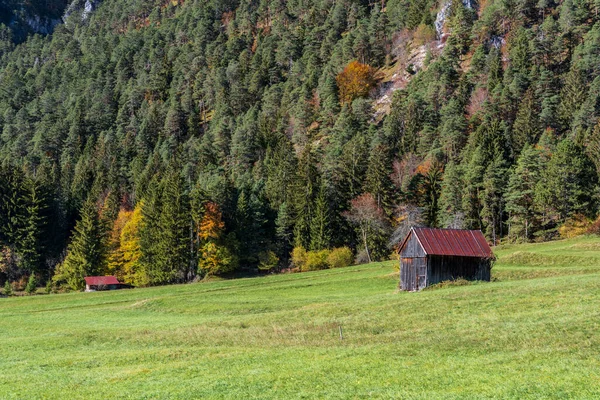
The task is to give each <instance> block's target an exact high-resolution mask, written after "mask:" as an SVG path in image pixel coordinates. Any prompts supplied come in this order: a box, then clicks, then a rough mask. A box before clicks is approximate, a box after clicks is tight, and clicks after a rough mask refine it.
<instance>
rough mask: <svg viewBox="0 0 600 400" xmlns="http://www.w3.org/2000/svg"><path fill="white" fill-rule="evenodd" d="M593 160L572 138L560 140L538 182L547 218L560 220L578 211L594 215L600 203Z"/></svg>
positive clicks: (540, 203)
mask: <svg viewBox="0 0 600 400" xmlns="http://www.w3.org/2000/svg"><path fill="white" fill-rule="evenodd" d="M597 183H598V176H597V175H596V171H595V167H594V165H593V163H592V162H591V161H590V160H589V159H588V158H587V156H586V155H585V153H584V151H583V149H582V148H580V147H579V146H577V145H576V144H575V143H573V142H572V141H571V140H568V139H565V140H563V141H562V142H560V143H559V144H558V146H557V148H556V151H555V152H554V154H552V157H551V158H550V161H549V162H548V165H547V167H546V168H545V169H544V171H543V173H542V179H540V181H539V182H538V184H537V186H536V204H537V205H538V207H539V209H540V210H541V211H542V212H543V213H544V214H545V219H546V222H548V223H558V222H563V221H565V220H566V219H567V218H569V217H572V216H574V215H576V214H581V215H584V216H587V217H593V216H594V215H595V213H596V211H597V207H598V196H597V192H596V185H597Z"/></svg>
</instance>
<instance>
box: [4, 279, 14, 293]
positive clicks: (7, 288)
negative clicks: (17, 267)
mask: <svg viewBox="0 0 600 400" xmlns="http://www.w3.org/2000/svg"><path fill="white" fill-rule="evenodd" d="M4 295H5V296H12V295H13V290H12V286H11V284H10V282H9V281H6V283H5V284H4Z"/></svg>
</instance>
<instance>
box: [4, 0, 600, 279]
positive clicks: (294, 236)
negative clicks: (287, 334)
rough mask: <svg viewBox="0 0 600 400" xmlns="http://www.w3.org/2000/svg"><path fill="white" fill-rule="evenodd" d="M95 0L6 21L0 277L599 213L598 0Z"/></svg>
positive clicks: (537, 225) (377, 242) (365, 244)
mask: <svg viewBox="0 0 600 400" xmlns="http://www.w3.org/2000/svg"><path fill="white" fill-rule="evenodd" d="M25 3H27V7H34V8H35V7H36V5H37V6H39V7H42V6H44V4H45V3H44V2H39V1H34V2H22V1H11V2H10V4H13V6H11V7H12V8H11V9H15V10H17V9H19V7H21V6H23V7H24V5H23V4H25ZM63 3H64V2H63ZM87 3H88V2H82V1H79V0H77V1H74V2H72V3H71V5H69V7H68V9H69V10H70V9H71V8H73V7H74V9H75V10H79V11H78V12H74V13H72V15H71V14H69V17H68V18H65V19H66V22H65V23H61V24H59V25H57V26H56V27H55V29H54V31H53V33H52V34H51V35H46V36H40V35H33V36H28V37H27V39H26V40H24V41H23V42H22V43H20V44H17V45H16V44H15V41H14V40H13V39H11V37H10V32H12V31H11V30H10V29H9V28H7V27H0V283H4V282H5V281H10V282H11V283H15V286H21V287H22V286H24V282H26V281H27V279H29V277H30V276H31V275H35V276H37V280H38V281H39V282H41V283H42V284H43V283H45V282H47V281H48V280H50V279H51V278H52V284H51V286H53V287H54V289H69V290H78V289H81V287H82V286H83V280H82V278H83V277H84V276H86V275H102V274H114V275H116V276H117V277H118V278H119V279H121V280H122V281H124V282H126V283H130V284H134V285H136V286H154V285H161V284H168V283H182V282H189V281H192V280H194V279H199V278H204V277H206V276H211V275H227V274H236V273H238V274H239V273H250V272H252V271H254V272H256V271H257V270H258V269H262V270H280V269H283V268H288V267H294V266H295V265H293V263H290V254H291V253H292V251H293V250H294V248H296V249H297V252H302V251H304V250H307V251H313V252H317V253H313V258H315V257H318V256H317V255H315V254H321V253H319V252H321V251H323V250H330V249H334V248H343V247H349V248H350V249H351V250H352V252H353V254H354V255H356V256H357V258H358V260H359V261H383V260H386V259H387V258H388V257H389V254H390V252H391V250H390V244H393V243H394V242H397V240H399V239H400V238H401V236H402V234H403V233H404V232H406V227H407V226H408V225H411V224H424V225H428V226H432V227H448V226H452V227H457V228H472V229H481V230H483V231H484V232H485V234H486V236H487V237H488V239H489V241H490V242H492V243H494V244H498V243H500V242H504V243H506V242H528V241H541V240H546V239H550V238H556V237H557V236H559V234H564V235H565V236H569V235H570V234H572V230H573V229H576V230H577V232H579V233H581V232H586V231H587V229H588V227H589V225H590V223H591V221H594V220H595V219H596V218H597V216H598V215H597V214H598V204H599V186H598V167H599V166H600V126H599V125H598V117H599V116H600V97H599V96H600V77H599V74H600V70H599V68H598V66H599V65H600V50H599V49H600V16H599V13H598V4H597V3H596V2H594V1H588V0H577V1H573V0H564V1H560V2H555V1H552V0H544V1H538V2H531V1H526V0H489V1H479V2H474V1H467V0H465V1H460V0H454V1H451V0H448V1H441V2H435V1H432V0H424V1H417V0H387V1H386V0H382V1H367V0H335V1H334V0H290V1H282V0H260V1H259V0H186V1H183V0H145V1H142V0H135V1H132V0H105V1H102V2H100V1H92V2H89V5H90V7H87ZM7 4H8V3H7ZM82 7H83V8H82ZM42 8H43V7H42ZM88 9H89V10H88ZM40 10H42V9H40ZM86 10H87V11H86ZM42 11H43V10H42ZM46 11H48V10H46ZM48 12H49V11H48ZM53 12H57V11H56V10H55V11H53ZM65 13H67V12H66V11H65ZM11 26H12V25H11ZM598 226H600V225H597V226H596V230H598ZM561 228H562V230H561ZM394 231H395V232H396V234H395V235H394V236H393V239H392V240H391V241H390V236H391V235H392V233H393V232H394ZM390 242H391V243H390ZM322 258H324V257H322ZM292 261H293V260H292ZM321 264H323V263H321Z"/></svg>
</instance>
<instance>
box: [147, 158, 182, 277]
mask: <svg viewBox="0 0 600 400" xmlns="http://www.w3.org/2000/svg"><path fill="white" fill-rule="evenodd" d="M161 186H162V193H161V202H160V203H161V208H160V215H159V216H158V218H157V222H158V224H157V228H158V229H157V231H156V232H155V234H156V236H157V237H156V242H155V244H154V245H155V247H156V250H155V254H154V255H155V257H154V262H155V264H156V265H155V266H154V267H153V271H154V274H153V275H151V277H150V279H151V280H152V283H154V284H161V283H174V282H183V281H184V280H185V279H186V278H187V277H189V276H190V273H192V271H190V261H189V260H190V256H191V255H190V251H191V249H190V228H191V227H190V223H191V216H190V209H189V208H190V202H189V198H188V194H187V191H186V188H185V183H184V181H183V178H182V176H181V174H180V173H179V171H178V170H177V169H176V168H171V169H170V170H168V172H167V175H166V176H165V178H164V180H163V183H162V185H161Z"/></svg>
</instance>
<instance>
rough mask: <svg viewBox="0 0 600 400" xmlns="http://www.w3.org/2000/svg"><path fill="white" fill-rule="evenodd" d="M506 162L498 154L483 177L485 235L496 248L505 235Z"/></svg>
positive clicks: (482, 201) (482, 212)
mask: <svg viewBox="0 0 600 400" xmlns="http://www.w3.org/2000/svg"><path fill="white" fill-rule="evenodd" d="M506 173H507V168H506V162H505V161H504V159H503V158H502V155H500V154H498V155H497V156H496V158H495V159H494V162H492V163H491V164H489V165H488V167H487V168H486V170H485V174H484V176H483V190H482V191H481V192H480V195H481V204H482V206H483V207H482V209H481V219H482V220H483V222H484V224H485V233H486V236H487V237H488V238H490V240H491V241H492V243H493V244H494V246H495V245H496V244H497V243H498V239H499V238H500V237H501V236H502V233H503V229H502V227H503V222H504V202H505V200H504V191H505V186H506Z"/></svg>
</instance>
